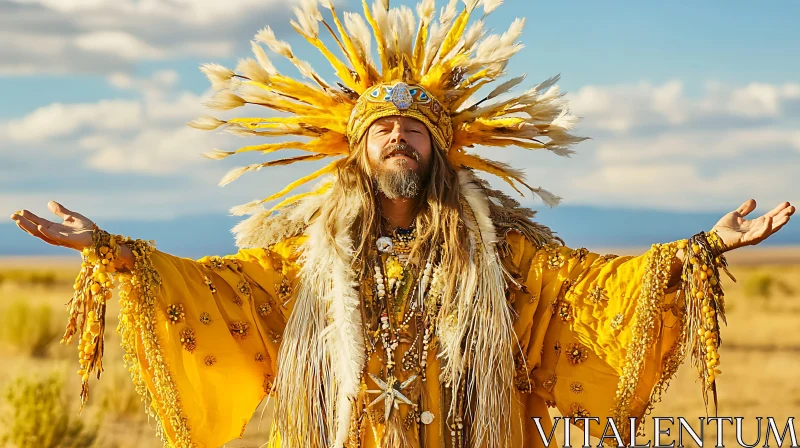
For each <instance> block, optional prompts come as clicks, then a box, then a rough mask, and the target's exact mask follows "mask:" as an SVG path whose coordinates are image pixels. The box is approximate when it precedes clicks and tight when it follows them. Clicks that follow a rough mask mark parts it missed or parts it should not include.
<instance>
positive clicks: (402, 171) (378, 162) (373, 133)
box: [366, 116, 432, 199]
mask: <svg viewBox="0 0 800 448" xmlns="http://www.w3.org/2000/svg"><path fill="white" fill-rule="evenodd" d="M366 138H367V157H368V158H369V163H370V165H371V167H372V171H373V172H374V173H375V179H374V181H375V182H376V185H377V186H378V189H379V190H380V191H381V192H382V193H383V194H384V195H385V196H386V197H388V198H389V199H398V198H413V197H416V196H417V194H419V191H420V189H421V187H422V184H423V183H424V182H427V180H428V177H429V176H430V165H431V163H430V162H431V150H432V147H431V135H430V132H428V128H427V127H425V125H424V124H422V122H421V121H418V120H416V119H414V118H409V117H398V116H393V117H384V118H380V119H378V120H375V122H374V123H372V125H371V126H370V128H369V130H368V131H367V136H366Z"/></svg>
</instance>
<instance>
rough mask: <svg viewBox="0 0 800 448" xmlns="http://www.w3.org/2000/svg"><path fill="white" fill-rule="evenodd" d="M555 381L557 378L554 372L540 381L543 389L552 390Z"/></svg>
mask: <svg viewBox="0 0 800 448" xmlns="http://www.w3.org/2000/svg"><path fill="white" fill-rule="evenodd" d="M556 381H558V378H557V377H556V374H555V373H554V374H552V375H550V377H549V378H547V379H546V380H544V382H543V383H542V387H544V389H545V390H546V391H548V392H552V391H553V388H554V387H555V386H556Z"/></svg>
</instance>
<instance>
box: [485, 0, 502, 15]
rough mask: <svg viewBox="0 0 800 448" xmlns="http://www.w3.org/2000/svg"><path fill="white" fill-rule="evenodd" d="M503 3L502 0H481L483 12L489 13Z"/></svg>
mask: <svg viewBox="0 0 800 448" xmlns="http://www.w3.org/2000/svg"><path fill="white" fill-rule="evenodd" d="M502 4H503V0H483V14H484V15H488V14H491V12H492V11H494V10H495V9H497V7H498V6H500V5H502Z"/></svg>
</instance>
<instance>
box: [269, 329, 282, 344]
mask: <svg viewBox="0 0 800 448" xmlns="http://www.w3.org/2000/svg"><path fill="white" fill-rule="evenodd" d="M269 338H270V340H271V341H272V342H274V343H276V344H277V343H278V342H280V341H281V339H282V338H283V335H282V334H280V333H278V332H275V331H270V332H269Z"/></svg>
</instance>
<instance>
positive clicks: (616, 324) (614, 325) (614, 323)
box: [611, 313, 624, 330]
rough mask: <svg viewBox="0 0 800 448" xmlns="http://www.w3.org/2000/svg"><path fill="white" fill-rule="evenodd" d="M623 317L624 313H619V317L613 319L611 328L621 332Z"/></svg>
mask: <svg viewBox="0 0 800 448" xmlns="http://www.w3.org/2000/svg"><path fill="white" fill-rule="evenodd" d="M623 317H624V316H623V315H622V313H617V315H616V316H614V318H613V319H611V328H613V329H615V330H619V329H620V328H622V319H623Z"/></svg>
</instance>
